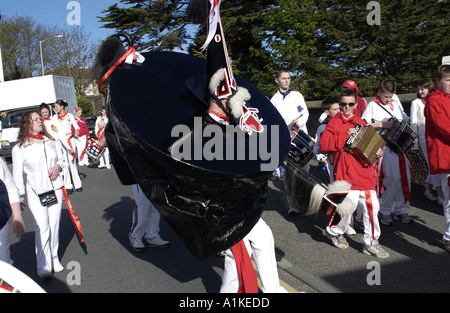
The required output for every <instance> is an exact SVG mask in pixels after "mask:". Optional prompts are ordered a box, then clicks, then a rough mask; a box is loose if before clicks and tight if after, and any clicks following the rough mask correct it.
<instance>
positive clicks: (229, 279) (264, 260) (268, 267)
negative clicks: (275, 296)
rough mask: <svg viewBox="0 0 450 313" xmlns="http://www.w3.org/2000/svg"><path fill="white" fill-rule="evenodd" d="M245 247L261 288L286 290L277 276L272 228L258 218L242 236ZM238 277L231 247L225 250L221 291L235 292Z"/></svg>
mask: <svg viewBox="0 0 450 313" xmlns="http://www.w3.org/2000/svg"><path fill="white" fill-rule="evenodd" d="M243 240H244V243H245V247H246V248H247V252H249V255H250V257H253V260H254V261H255V264H256V267H257V269H258V274H259V278H260V281H261V289H262V291H263V292H267V293H276V292H277V293H280V292H286V289H284V288H283V287H281V286H280V280H279V278H278V269H277V260H276V257H275V244H274V239H273V235H272V230H271V229H270V227H269V226H268V225H267V224H266V223H265V222H264V221H263V219H259V221H258V223H256V225H255V226H254V227H253V229H252V230H251V231H250V232H249V233H248V234H247V236H245V237H244V239H243ZM238 290H239V278H238V272H237V267H236V261H235V260H234V255H233V253H232V252H231V249H228V250H227V251H225V265H224V272H223V276H222V286H221V287H220V292H221V293H237V292H238Z"/></svg>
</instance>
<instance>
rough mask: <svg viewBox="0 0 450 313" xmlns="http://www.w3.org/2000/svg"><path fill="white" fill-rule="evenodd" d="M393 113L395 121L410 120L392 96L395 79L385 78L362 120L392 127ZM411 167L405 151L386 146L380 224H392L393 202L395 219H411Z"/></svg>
mask: <svg viewBox="0 0 450 313" xmlns="http://www.w3.org/2000/svg"><path fill="white" fill-rule="evenodd" d="M392 116H394V117H395V118H396V119H397V120H398V121H402V120H404V121H405V122H408V121H409V117H408V116H407V115H406V114H405V112H404V111H403V106H402V105H401V103H400V101H399V100H398V97H397V96H396V95H395V84H394V82H393V81H392V80H390V79H387V78H385V79H383V80H381V82H380V85H379V93H378V95H377V97H376V98H375V99H374V100H373V101H370V102H369V104H368V105H367V108H366V110H365V111H364V113H363V115H362V119H364V120H365V121H366V122H367V123H368V124H369V125H371V126H373V127H375V128H377V129H381V128H387V129H391V128H392V127H394V122H393V121H392V120H390V119H391V118H392ZM411 167H412V165H411V163H410V161H409V159H408V157H407V156H406V154H405V153H396V152H395V151H394V150H393V149H392V148H390V147H389V146H387V145H386V148H385V149H384V157H383V162H382V168H383V173H384V177H383V186H384V187H386V189H384V191H383V196H382V201H381V207H380V222H381V223H382V224H383V225H386V226H389V225H392V217H391V210H392V204H393V203H394V202H395V207H394V219H395V220H397V221H401V222H402V223H405V224H409V223H411V222H412V219H411V217H410V216H409V215H408V213H407V212H408V210H409V206H410V201H411V178H410V168H411Z"/></svg>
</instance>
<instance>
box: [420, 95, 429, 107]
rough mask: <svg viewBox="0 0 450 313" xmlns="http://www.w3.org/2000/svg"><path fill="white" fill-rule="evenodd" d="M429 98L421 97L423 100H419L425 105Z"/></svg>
mask: <svg viewBox="0 0 450 313" xmlns="http://www.w3.org/2000/svg"><path fill="white" fill-rule="evenodd" d="M429 98H430V97H423V98H420V100H422V103H423V104H424V105H425V104H427V101H428V99H429Z"/></svg>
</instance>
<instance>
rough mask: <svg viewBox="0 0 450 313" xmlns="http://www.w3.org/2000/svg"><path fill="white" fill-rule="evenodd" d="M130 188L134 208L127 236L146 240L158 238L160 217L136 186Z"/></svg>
mask: <svg viewBox="0 0 450 313" xmlns="http://www.w3.org/2000/svg"><path fill="white" fill-rule="evenodd" d="M132 187H133V194H134V199H135V202H136V207H135V208H134V210H133V224H132V226H131V230H130V234H129V236H130V237H131V238H136V239H140V238H143V237H144V235H145V237H146V238H154V237H159V221H160V220H161V215H160V214H159V212H158V211H157V210H156V208H155V206H154V205H153V204H152V203H151V202H150V200H149V199H148V198H147V197H146V196H145V194H144V192H143V191H142V189H141V187H140V186H139V185H138V184H135V185H133V186H132Z"/></svg>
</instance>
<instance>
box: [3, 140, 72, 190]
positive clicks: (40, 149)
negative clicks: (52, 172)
mask: <svg viewBox="0 0 450 313" xmlns="http://www.w3.org/2000/svg"><path fill="white" fill-rule="evenodd" d="M44 144H45V151H44ZM12 157H13V177H14V182H15V183H16V186H17V188H18V189H19V193H20V194H21V195H23V194H25V183H24V180H23V174H25V175H26V180H27V181H26V183H27V187H30V188H31V189H32V190H33V191H34V192H35V193H36V194H41V193H44V192H47V191H50V190H52V189H54V190H57V189H59V188H61V187H62V186H63V185H64V184H63V180H62V178H61V175H58V177H57V178H56V179H55V180H54V181H53V182H51V181H50V177H49V176H48V171H49V169H50V168H52V167H53V166H54V165H55V164H58V165H59V166H60V167H61V168H63V167H64V156H63V154H62V150H61V143H60V141H58V140H50V139H48V138H46V137H45V138H44V141H43V142H42V143H37V142H26V143H25V144H23V145H22V146H19V144H16V145H15V146H14V148H13V150H12ZM47 162H48V163H47Z"/></svg>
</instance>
